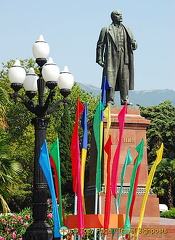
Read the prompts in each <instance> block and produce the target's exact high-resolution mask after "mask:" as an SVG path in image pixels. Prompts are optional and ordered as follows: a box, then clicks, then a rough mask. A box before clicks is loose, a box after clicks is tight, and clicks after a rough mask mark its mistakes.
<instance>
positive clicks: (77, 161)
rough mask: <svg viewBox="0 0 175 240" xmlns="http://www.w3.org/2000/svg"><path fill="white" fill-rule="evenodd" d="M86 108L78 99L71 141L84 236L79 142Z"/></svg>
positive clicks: (81, 231) (80, 221)
mask: <svg viewBox="0 0 175 240" xmlns="http://www.w3.org/2000/svg"><path fill="white" fill-rule="evenodd" d="M83 110H84V106H83V104H82V103H81V102H80V100H79V99H78V101H77V108H76V119H75V124H74V129H73V133H72V141H71V161H72V178H73V191H74V193H75V194H76V195H77V209H78V234H79V235H80V236H82V235H83V234H84V233H83V229H84V210H83V198H82V190H81V163H80V142H79V134H78V129H79V119H80V116H81V114H82V112H83Z"/></svg>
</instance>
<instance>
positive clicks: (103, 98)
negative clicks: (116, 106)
mask: <svg viewBox="0 0 175 240" xmlns="http://www.w3.org/2000/svg"><path fill="white" fill-rule="evenodd" d="M108 89H110V86H109V84H108V81H107V78H106V76H104V77H103V83H102V92H101V102H102V104H103V106H106V90H108Z"/></svg>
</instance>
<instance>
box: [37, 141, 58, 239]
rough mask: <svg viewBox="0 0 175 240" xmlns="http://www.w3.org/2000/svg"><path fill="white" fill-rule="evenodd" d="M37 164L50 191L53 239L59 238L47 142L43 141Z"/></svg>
mask: <svg viewBox="0 0 175 240" xmlns="http://www.w3.org/2000/svg"><path fill="white" fill-rule="evenodd" d="M39 164H40V166H41V168H42V170H43V173H44V175H45V178H46V181H47V184H48V187H49V190H50V195H51V198H52V212H53V221H54V237H55V238H57V237H61V235H60V233H59V229H60V219H59V214H58V208H57V200H56V194H55V189H54V183H53V178H52V171H51V166H50V160H49V152H48V148H47V142H46V140H44V143H43V145H42V147H41V153H40V157H39Z"/></svg>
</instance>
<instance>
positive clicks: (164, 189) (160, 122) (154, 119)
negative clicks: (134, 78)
mask: <svg viewBox="0 0 175 240" xmlns="http://www.w3.org/2000/svg"><path fill="white" fill-rule="evenodd" d="M140 111H141V115H142V116H143V117H145V118H146V119H149V120H150V125H149V127H148V129H147V145H148V162H149V164H150V165H151V164H152V163H153V161H154V160H155V158H156V150H157V149H158V148H159V147H160V145H161V143H162V142H163V143H164V152H163V160H162V162H161V163H160V164H159V166H158V167H157V170H156V174H155V178H154V181H153V189H154V191H155V193H157V194H158V196H161V198H160V200H161V201H162V202H165V203H167V204H168V206H169V207H172V206H173V199H174V194H175V192H174V191H173V189H174V187H175V181H174V177H175V176H174V172H173V169H174V161H175V107H174V106H173V105H172V104H171V102H170V101H165V102H164V103H161V104H159V105H158V106H152V107H143V106H141V107H140Z"/></svg>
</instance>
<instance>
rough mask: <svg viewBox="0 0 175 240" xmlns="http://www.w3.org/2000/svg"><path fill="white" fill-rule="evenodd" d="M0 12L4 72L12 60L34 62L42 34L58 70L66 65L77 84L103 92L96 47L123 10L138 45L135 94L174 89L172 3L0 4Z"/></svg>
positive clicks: (53, 0) (69, 0)
mask: <svg viewBox="0 0 175 240" xmlns="http://www.w3.org/2000/svg"><path fill="white" fill-rule="evenodd" d="M0 9H1V14H0V29H1V37H0V70H1V69H2V63H6V62H7V61H9V60H11V59H19V60H23V59H26V58H33V59H35V58H34V56H33V53H32V46H33V44H34V42H35V41H36V40H37V39H38V36H39V35H40V34H42V35H43V36H44V39H45V40H46V41H47V43H48V44H49V46H50V55H49V56H50V57H52V58H53V61H54V62H55V63H56V64H57V65H58V66H59V68H60V70H62V69H63V67H64V66H65V65H66V66H68V68H69V70H70V72H71V73H72V74H73V76H74V79H75V82H79V83H83V84H90V85H93V86H95V87H99V88H100V87H101V79H102V68H101V67H100V66H99V65H98V64H97V63H96V43H97V40H98V37H99V33H100V30H101V28H102V27H104V26H107V25H109V24H110V23H111V18H110V14H111V12H112V11H113V10H116V9H119V10H120V11H121V12H122V14H123V24H124V25H125V26H127V27H129V28H130V29H131V30H132V32H133V34H134V37H135V39H136V40H137V43H138V49H137V50H136V51H135V52H134V59H135V90H136V91H140V90H154V89H171V90H175V1H174V0H167V1H163V0H145V1H143V0H132V1H131V0H120V1H119V0H118V1H117V0H108V1H106V0H82V1H80V0H64V1H63V0H62V1H59V0H50V1H48V0H47V1H46V0H35V1H34V0H30V1H24V0H15V1H12V0H11V1H10V0H0Z"/></svg>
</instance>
